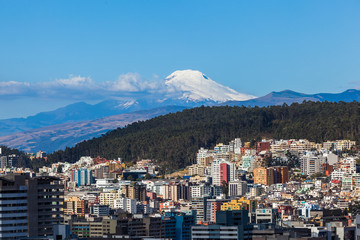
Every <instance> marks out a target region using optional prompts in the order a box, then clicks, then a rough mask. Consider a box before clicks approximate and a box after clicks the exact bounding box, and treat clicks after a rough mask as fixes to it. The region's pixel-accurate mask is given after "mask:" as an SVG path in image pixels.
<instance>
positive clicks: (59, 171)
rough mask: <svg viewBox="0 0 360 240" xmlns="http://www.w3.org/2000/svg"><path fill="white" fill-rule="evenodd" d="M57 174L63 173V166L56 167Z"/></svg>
mask: <svg viewBox="0 0 360 240" xmlns="http://www.w3.org/2000/svg"><path fill="white" fill-rule="evenodd" d="M56 171H57V173H62V172H63V166H62V165H59V166H58V167H57V170H56Z"/></svg>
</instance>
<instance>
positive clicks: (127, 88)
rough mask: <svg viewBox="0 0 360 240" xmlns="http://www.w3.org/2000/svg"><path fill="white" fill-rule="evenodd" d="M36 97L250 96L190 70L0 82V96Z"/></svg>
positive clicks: (218, 98) (224, 98)
mask: <svg viewBox="0 0 360 240" xmlns="http://www.w3.org/2000/svg"><path fill="white" fill-rule="evenodd" d="M9 96H11V97H36V98H44V99H59V98H61V99H63V98H66V99H74V100H84V101H86V100H104V99H108V98H132V99H138V98H141V97H144V96H146V97H152V98H153V97H156V98H158V99H159V100H160V99H162V100H163V99H182V100H189V101H203V100H211V101H216V102H218V101H220V102H221V101H227V100H246V99H250V98H253V96H250V95H246V94H241V93H238V92H237V91H235V90H233V89H231V88H229V87H226V86H223V85H221V84H218V83H216V82H215V81H213V80H211V79H210V78H208V77H206V76H205V75H204V74H203V73H201V72H199V71H194V70H182V71H175V72H174V73H172V74H171V75H169V76H168V77H167V78H166V79H165V80H162V79H159V78H157V77H155V78H154V79H150V80H144V79H143V78H142V77H141V76H140V74H138V73H126V74H122V75H120V76H119V77H118V78H117V79H116V80H115V81H104V82H97V81H94V80H93V79H92V78H91V77H84V76H80V75H70V76H69V77H68V78H60V79H56V80H53V81H48V82H35V83H30V82H16V81H7V82H6V81H3V82H0V98H3V99H4V98H8V97H9Z"/></svg>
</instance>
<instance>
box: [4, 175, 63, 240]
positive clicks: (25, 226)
mask: <svg viewBox="0 0 360 240" xmlns="http://www.w3.org/2000/svg"><path fill="white" fill-rule="evenodd" d="M63 190H64V184H63V183H62V182H61V181H60V179H58V178H55V177H48V176H46V177H35V178H30V176H29V174H23V175H20V174H8V175H5V176H4V177H2V178H0V193H1V198H0V205H1V206H2V207H1V209H0V226H6V228H5V227H0V238H1V239H19V238H21V237H25V236H28V237H33V238H35V237H45V236H51V235H52V234H53V226H54V225H58V224H61V223H62V222H63V200H64V199H63V197H64V192H63Z"/></svg>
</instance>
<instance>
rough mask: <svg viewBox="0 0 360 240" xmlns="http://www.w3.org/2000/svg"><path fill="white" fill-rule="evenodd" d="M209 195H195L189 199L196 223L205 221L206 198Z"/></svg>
mask: <svg viewBox="0 0 360 240" xmlns="http://www.w3.org/2000/svg"><path fill="white" fill-rule="evenodd" d="M208 198H209V197H207V196H203V197H195V198H192V200H191V208H192V210H195V211H196V223H197V224H199V223H200V222H205V221H207V219H206V207H207V199H208Z"/></svg>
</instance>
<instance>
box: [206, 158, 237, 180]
mask: <svg viewBox="0 0 360 240" xmlns="http://www.w3.org/2000/svg"><path fill="white" fill-rule="evenodd" d="M211 177H212V184H213V185H216V186H221V185H222V183H223V182H226V183H228V182H230V181H234V179H235V165H234V164H233V163H231V162H229V161H226V160H224V159H215V160H214V161H213V162H212V163H211Z"/></svg>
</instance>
